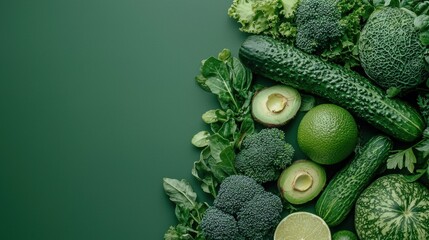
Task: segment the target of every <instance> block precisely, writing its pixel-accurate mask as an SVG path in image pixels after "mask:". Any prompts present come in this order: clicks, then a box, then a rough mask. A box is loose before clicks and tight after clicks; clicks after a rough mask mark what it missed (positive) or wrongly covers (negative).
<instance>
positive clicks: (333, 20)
mask: <svg viewBox="0 0 429 240" xmlns="http://www.w3.org/2000/svg"><path fill="white" fill-rule="evenodd" d="M340 19H341V12H340V10H339V8H338V7H337V5H336V1H334V0H302V1H301V2H300V3H299V6H298V9H297V11H296V25H297V36H296V46H297V47H298V48H300V49H301V50H303V51H305V52H308V53H313V52H315V51H317V50H321V49H323V48H324V47H326V46H328V45H329V43H330V42H331V41H335V40H337V39H338V38H339V37H340V36H341V35H342V33H343V31H342V28H341V24H340Z"/></svg>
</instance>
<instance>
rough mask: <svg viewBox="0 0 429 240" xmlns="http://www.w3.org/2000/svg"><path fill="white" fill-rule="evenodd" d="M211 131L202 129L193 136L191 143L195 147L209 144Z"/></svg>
mask: <svg viewBox="0 0 429 240" xmlns="http://www.w3.org/2000/svg"><path fill="white" fill-rule="evenodd" d="M209 137H210V133H209V132H207V131H200V132H199V133H197V134H195V135H194V136H193V137H192V140H191V143H192V145H194V146H195V147H205V146H207V145H209V142H210V140H209Z"/></svg>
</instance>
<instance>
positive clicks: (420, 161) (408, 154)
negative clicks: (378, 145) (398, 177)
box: [387, 95, 429, 181]
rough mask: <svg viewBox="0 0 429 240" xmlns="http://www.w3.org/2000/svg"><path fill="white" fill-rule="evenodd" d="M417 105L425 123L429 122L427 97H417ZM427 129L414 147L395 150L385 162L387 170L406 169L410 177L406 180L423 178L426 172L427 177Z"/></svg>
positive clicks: (428, 96)
mask: <svg viewBox="0 0 429 240" xmlns="http://www.w3.org/2000/svg"><path fill="white" fill-rule="evenodd" d="M417 105H418V106H419V109H420V112H421V113H422V116H423V117H424V119H425V121H426V123H428V122H429V121H428V120H429V95H419V96H418V97H417ZM428 165H429V127H428V128H426V129H425V130H424V131H423V137H422V139H421V140H420V141H418V142H417V143H415V144H414V145H412V146H410V147H408V148H406V149H403V150H395V151H393V152H392V154H391V155H390V156H389V159H388V160H387V169H402V168H404V167H405V168H406V169H407V170H408V172H409V173H410V175H407V179H408V180H410V181H415V180H417V179H419V178H420V177H422V176H424V173H426V172H427V174H428V177H429V171H428V170H427V169H428V167H429V166H428Z"/></svg>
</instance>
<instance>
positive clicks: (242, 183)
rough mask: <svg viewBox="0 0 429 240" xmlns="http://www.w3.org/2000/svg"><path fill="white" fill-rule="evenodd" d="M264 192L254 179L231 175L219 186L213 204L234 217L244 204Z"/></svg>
mask: <svg viewBox="0 0 429 240" xmlns="http://www.w3.org/2000/svg"><path fill="white" fill-rule="evenodd" d="M264 191H265V190H264V188H263V187H262V186H261V185H259V184H258V183H257V182H256V181H255V180H254V179H252V178H250V177H247V176H244V175H232V176H229V177H227V178H225V179H224V180H223V181H222V183H221V184H220V187H219V191H218V195H217V197H216V199H215V200H214V202H213V204H214V206H215V207H217V208H218V209H220V210H222V211H224V212H225V213H228V214H231V215H235V214H236V213H237V212H238V210H240V209H241V208H242V207H243V205H244V203H246V202H247V201H249V200H250V199H252V198H253V197H254V196H255V195H256V194H259V193H262V192H264Z"/></svg>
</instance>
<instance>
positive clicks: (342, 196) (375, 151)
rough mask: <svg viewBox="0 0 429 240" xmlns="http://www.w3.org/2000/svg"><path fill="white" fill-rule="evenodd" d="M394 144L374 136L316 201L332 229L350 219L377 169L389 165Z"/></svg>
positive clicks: (318, 210)
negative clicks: (360, 196)
mask: <svg viewBox="0 0 429 240" xmlns="http://www.w3.org/2000/svg"><path fill="white" fill-rule="evenodd" d="M392 145H393V143H392V141H391V140H390V139H389V138H388V137H385V136H381V135H379V136H374V137H372V138H371V139H370V140H369V141H368V142H367V143H366V144H365V145H364V146H363V147H362V149H361V151H360V152H359V153H358V154H356V155H355V157H354V158H353V160H352V161H351V162H350V163H349V164H347V165H346V166H345V167H344V168H342V169H341V170H340V171H339V172H338V173H337V174H336V175H335V176H334V177H333V178H332V179H331V181H329V184H328V186H326V188H325V190H324V191H323V192H322V194H321V195H320V197H319V199H318V200H317V202H316V213H317V215H318V216H320V217H321V218H323V220H325V222H326V224H328V226H331V227H332V226H337V225H338V224H340V223H341V222H342V221H343V220H344V219H345V218H346V217H347V215H348V214H349V213H350V211H351V210H352V208H353V206H354V204H355V202H356V200H357V199H358V197H359V195H360V194H361V193H362V191H363V190H364V189H365V188H366V187H367V185H368V184H369V183H370V181H371V180H372V179H373V177H374V176H375V174H376V172H377V170H378V169H379V168H380V167H381V166H382V165H383V164H385V163H386V160H387V158H388V157H389V153H390V151H391V150H392Z"/></svg>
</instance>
